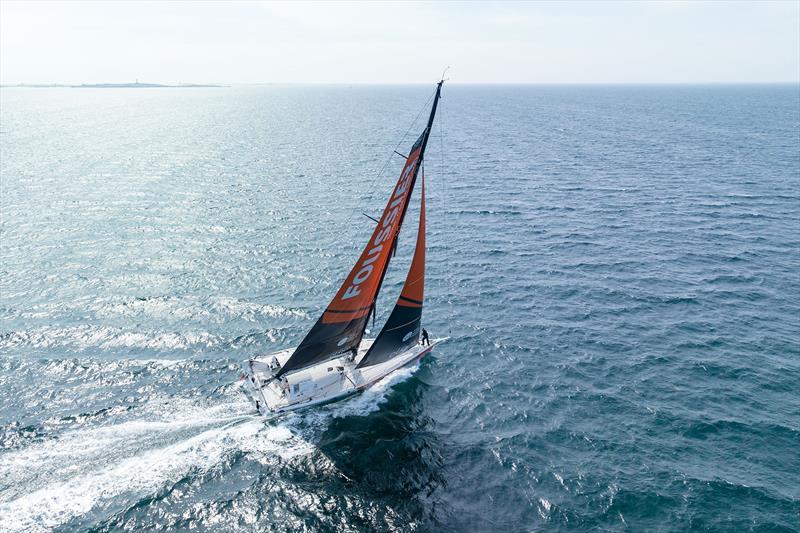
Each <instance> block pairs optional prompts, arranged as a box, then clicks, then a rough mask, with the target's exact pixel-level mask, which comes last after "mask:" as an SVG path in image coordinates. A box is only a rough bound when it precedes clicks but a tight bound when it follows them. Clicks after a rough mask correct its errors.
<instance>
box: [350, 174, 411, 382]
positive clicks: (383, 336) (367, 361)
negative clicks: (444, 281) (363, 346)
mask: <svg viewBox="0 0 800 533" xmlns="http://www.w3.org/2000/svg"><path fill="white" fill-rule="evenodd" d="M421 192H422V193H421V196H420V205H419V231H418V232H417V245H416V247H415V249H414V259H412V260H411V267H410V268H409V269H408V274H407V275H406V282H405V283H404V284H403V290H402V291H400V297H399V298H398V299H397V303H396V304H395V305H394V309H392V313H391V314H390V315H389V319H388V320H387V321H386V324H384V326H383V329H381V332H380V333H379V334H378V336H377V337H376V338H375V342H373V343H372V346H371V347H370V349H369V351H367V353H366V355H364V358H363V359H361V362H359V363H358V368H362V367H365V366H371V365H377V364H378V363H383V362H385V361H388V360H389V359H391V358H392V357H394V356H395V355H397V354H398V353H400V352H402V351H404V350H407V349H408V348H409V347H411V346H414V345H415V344H417V341H418V340H419V332H420V322H421V321H422V300H423V296H424V288H425V175H424V173H423V176H422V185H421Z"/></svg>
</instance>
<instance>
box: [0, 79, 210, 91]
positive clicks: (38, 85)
mask: <svg viewBox="0 0 800 533" xmlns="http://www.w3.org/2000/svg"><path fill="white" fill-rule="evenodd" d="M0 87H29V88H47V87H69V88H72V89H154V88H187V87H188V88H194V87H225V85H210V84H201V83H186V84H181V85H163V84H161V83H139V82H138V81H136V82H134V83H82V84H80V85H66V84H61V83H18V84H16V85H0Z"/></svg>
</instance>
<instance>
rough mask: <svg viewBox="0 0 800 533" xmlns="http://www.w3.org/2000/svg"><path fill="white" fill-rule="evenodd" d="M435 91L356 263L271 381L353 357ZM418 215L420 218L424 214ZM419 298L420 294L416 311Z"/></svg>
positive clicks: (416, 167)
mask: <svg viewBox="0 0 800 533" xmlns="http://www.w3.org/2000/svg"><path fill="white" fill-rule="evenodd" d="M441 88H442V82H440V83H439V84H438V86H437V88H436V95H435V97H434V100H433V105H432V107H431V113H430V116H429V118H428V124H427V126H426V127H425V129H424V130H423V132H422V134H421V135H420V136H419V138H417V140H416V142H414V144H413V146H412V147H411V151H410V152H409V154H408V156H407V158H406V161H405V164H404V166H403V170H402V172H401V173H400V177H399V178H398V180H397V183H396V184H395V187H394V189H393V190H392V194H391V195H390V196H389V200H388V202H387V204H386V207H385V208H384V210H383V214H382V215H381V217H380V218H379V219H378V223H377V225H376V226H375V228H374V230H373V232H372V235H371V237H370V239H369V241H367V244H366V245H365V247H364V250H363V251H362V252H361V255H360V256H359V258H358V261H356V264H355V265H354V266H353V268H352V269H351V271H350V273H349V274H348V275H347V277H346V278H345V280H344V283H342V285H341V287H340V288H339V290H338V292H337V293H336V296H334V298H333V300H331V302H330V303H329V304H328V306H327V308H326V309H325V311H324V312H323V313H322V316H321V317H320V318H319V319H318V320H317V322H316V323H315V324H314V326H313V327H312V328H311V330H310V331H309V332H308V334H307V335H306V337H305V338H304V339H303V341H302V342H301V343H300V345H299V346H298V347H297V349H296V350H295V351H294V353H293V354H292V356H291V357H290V358H289V359H288V360H287V361H286V363H285V364H284V365H283V367H282V368H281V369H280V371H279V372H278V373H277V374H276V377H280V376H281V375H283V374H285V373H287V372H291V371H293V370H298V369H301V368H305V367H308V366H311V365H314V364H317V363H319V362H322V361H325V360H328V359H332V358H333V357H336V356H338V355H340V354H342V353H345V352H348V351H353V352H354V353H355V350H357V348H358V345H359V344H360V343H361V339H362V337H363V335H364V330H365V329H366V327H367V322H368V321H369V318H370V315H372V314H373V313H374V306H375V301H376V299H377V297H378V293H379V291H380V288H381V285H382V284H383V280H384V278H385V276H386V271H387V269H388V265H389V262H390V260H391V258H392V256H393V255H394V253H395V252H396V248H397V238H398V235H399V233H400V229H401V227H402V224H403V220H404V219H405V215H406V212H407V210H408V206H409V203H410V200H411V193H412V192H413V190H414V186H415V184H416V180H417V175H418V173H419V171H420V168H421V167H422V162H423V157H424V154H425V148H426V146H427V143H428V137H429V136H430V131H431V127H432V125H433V119H434V116H435V114H436V107H437V104H438V100H439V96H440V93H441ZM423 194H424V189H423ZM423 202H424V199H423ZM423 207H424V205H423ZM421 216H422V217H424V215H421ZM421 224H422V226H421V228H422V230H423V237H422V238H423V247H424V219H421ZM418 243H419V241H418ZM423 255H424V251H423ZM415 258H416V253H415ZM423 262H424V257H423ZM421 300H422V298H421V292H420V298H419V301H420V304H419V305H420V307H421ZM413 305H416V304H413Z"/></svg>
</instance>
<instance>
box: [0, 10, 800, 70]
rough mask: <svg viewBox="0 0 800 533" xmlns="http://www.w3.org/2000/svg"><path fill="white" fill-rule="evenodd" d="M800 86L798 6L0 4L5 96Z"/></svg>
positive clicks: (0, 63)
mask: <svg viewBox="0 0 800 533" xmlns="http://www.w3.org/2000/svg"><path fill="white" fill-rule="evenodd" d="M447 66H450V67H451V69H450V71H449V72H448V77H449V78H450V79H451V81H452V82H453V83H742V82H744V83H757V82H791V83H800V0H789V1H777V2H771V1H755V2H747V1H740V2H722V1H714V2H599V1H598V2H536V3H527V2H493V3H481V2H436V3H429V2H376V3H365V2H344V3H333V2H324V3H317V2H294V3H284V2H233V3H217V2H210V1H203V2H199V1H198V2H191V1H183V2H146V1H137V2H113V1H111V2H71V1H68V0H62V1H58V2H52V3H51V2H43V1H27V2H17V1H12V0H0V83H3V84H16V83H66V84H79V83H100V82H109V83H121V82H130V81H134V80H136V79H138V80H139V81H141V82H152V83H168V84H176V83H220V84H237V83H348V84H356V83H430V82H431V81H436V80H437V79H438V78H439V77H440V75H441V73H442V71H443V69H444V68H445V67H447Z"/></svg>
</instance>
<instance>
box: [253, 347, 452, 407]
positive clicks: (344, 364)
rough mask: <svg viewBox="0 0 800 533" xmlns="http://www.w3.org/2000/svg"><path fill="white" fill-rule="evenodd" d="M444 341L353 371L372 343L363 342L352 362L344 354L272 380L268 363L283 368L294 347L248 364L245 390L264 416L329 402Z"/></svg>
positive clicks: (411, 349) (373, 380) (364, 385)
mask: <svg viewBox="0 0 800 533" xmlns="http://www.w3.org/2000/svg"><path fill="white" fill-rule="evenodd" d="M444 340H446V338H444V339H435V340H433V341H431V343H430V345H427V346H424V345H419V344H418V345H416V346H413V347H411V348H409V349H408V350H406V351H405V352H401V353H400V354H398V355H396V356H394V357H393V358H392V359H390V360H388V361H386V362H384V363H380V364H377V365H372V366H367V367H364V368H356V365H357V364H358V362H359V361H360V360H361V359H362V358H363V357H364V355H365V354H366V353H367V350H368V349H369V347H370V346H372V342H373V341H374V339H364V340H363V341H362V343H361V346H359V349H358V355H357V356H356V358H355V360H354V361H349V357H348V356H349V354H346V355H343V356H342V357H339V358H336V359H331V360H330V361H325V362H323V363H319V364H317V365H314V366H310V367H308V368H304V369H302V370H298V371H297V372H291V373H288V374H286V375H285V376H283V377H281V379H277V380H276V379H272V376H273V370H272V369H271V368H270V366H269V363H270V361H272V359H273V357H275V358H277V359H278V362H279V363H280V364H281V365H283V364H284V363H285V362H286V361H287V360H288V359H289V356H291V355H292V353H293V352H294V348H290V349H287V350H282V351H280V352H275V353H272V354H269V355H263V356H258V357H256V358H254V359H251V360H250V361H249V362H248V365H247V369H246V380H247V384H248V387H246V390H247V392H248V394H249V395H250V397H251V398H252V399H253V401H254V402H255V403H256V408H257V409H258V412H259V413H261V414H262V415H263V416H265V417H272V416H275V415H277V414H279V413H284V412H286V411H293V410H295V409H302V408H305V407H311V406H313V405H320V404H323V403H328V402H332V401H335V400H339V399H342V398H344V397H346V396H349V395H351V394H354V393H356V392H359V391H361V390H363V389H366V388H367V387H369V386H370V385H372V384H374V383H376V382H377V381H380V380H381V379H382V378H383V377H385V376H386V375H388V374H390V373H392V372H394V371H395V370H397V369H398V368H401V367H403V366H405V365H407V364H409V363H412V362H414V361H416V360H417V359H420V358H422V357H424V356H425V354H427V353H428V352H430V351H431V349H432V348H433V347H434V346H436V345H437V344H438V343H440V342H442V341H444ZM284 377H285V378H286V380H285V381H284V379H283V378H284Z"/></svg>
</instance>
